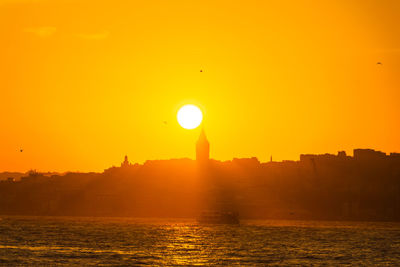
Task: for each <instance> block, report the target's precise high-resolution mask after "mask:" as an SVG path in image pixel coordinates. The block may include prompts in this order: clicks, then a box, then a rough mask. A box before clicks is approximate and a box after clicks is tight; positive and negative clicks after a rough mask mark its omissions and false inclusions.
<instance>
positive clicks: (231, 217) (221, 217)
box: [197, 211, 239, 224]
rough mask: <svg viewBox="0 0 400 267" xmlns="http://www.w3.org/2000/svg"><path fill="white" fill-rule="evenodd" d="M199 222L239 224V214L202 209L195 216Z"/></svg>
mask: <svg viewBox="0 0 400 267" xmlns="http://www.w3.org/2000/svg"><path fill="white" fill-rule="evenodd" d="M197 222H198V223H201V224H239V214H238V213H237V212H231V211H225V212H224V211H203V212H202V213H201V214H200V216H199V217H198V218H197Z"/></svg>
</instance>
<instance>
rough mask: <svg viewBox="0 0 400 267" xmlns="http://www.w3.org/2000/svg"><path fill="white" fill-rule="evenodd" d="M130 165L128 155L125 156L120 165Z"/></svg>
mask: <svg viewBox="0 0 400 267" xmlns="http://www.w3.org/2000/svg"><path fill="white" fill-rule="evenodd" d="M129 165H131V164H130V163H129V160H128V156H125V158H124V161H123V162H122V163H121V167H127V166H129Z"/></svg>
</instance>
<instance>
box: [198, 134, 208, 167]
mask: <svg viewBox="0 0 400 267" xmlns="http://www.w3.org/2000/svg"><path fill="white" fill-rule="evenodd" d="M209 158H210V143H209V142H208V140H207V137H206V133H205V132H204V129H202V130H201V133H200V136H199V139H198V140H197V143H196V160H197V162H200V163H206V162H208V160H209Z"/></svg>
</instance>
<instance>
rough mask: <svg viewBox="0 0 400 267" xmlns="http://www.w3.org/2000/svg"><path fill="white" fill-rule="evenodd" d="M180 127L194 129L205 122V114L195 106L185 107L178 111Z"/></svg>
mask: <svg viewBox="0 0 400 267" xmlns="http://www.w3.org/2000/svg"><path fill="white" fill-rule="evenodd" d="M177 118H178V122H179V125H180V126H182V127H183V128H185V129H189V130H190V129H194V128H196V127H197V126H199V125H200V123H201V121H202V120H203V113H202V112H201V110H200V109H199V108H198V107H196V106H195V105H184V106H183V107H181V108H180V109H179V111H178V115H177Z"/></svg>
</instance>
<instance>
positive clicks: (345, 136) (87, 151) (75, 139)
mask: <svg viewBox="0 0 400 267" xmlns="http://www.w3.org/2000/svg"><path fill="white" fill-rule="evenodd" d="M99 2H102V3H101V4H99ZM399 14H400V1H398V0H392V1H385V0H375V1H368V0H335V1H333V0H332V1H282V0H276V1H259V0H257V1H232V0H229V1H216V0H213V1H207V0H201V1H187V0H185V1H171V0H170V1H118V0H112V1H111V0H110V1H94V0H90V1H84V0H79V1H63V0H58V1H53V0H51V1H50V0H49V1H41V0H35V1H12V0H8V1H4V0H3V1H2V0H0V125H1V128H0V171H3V170H10V171H27V170H29V169H30V168H33V169H37V170H40V171H65V170H80V171H89V170H90V171H101V170H103V169H104V168H107V167H109V166H111V165H116V164H119V163H120V162H121V161H122V160H123V156H124V155H125V154H127V155H128V156H129V157H130V160H131V161H133V162H143V161H145V160H147V159H168V158H181V157H190V158H194V155H195V152H194V142H195V140H196V139H197V136H198V134H199V129H196V130H192V131H189V130H185V129H183V128H181V127H179V125H178V123H177V121H176V112H177V110H178V108H179V107H180V106H181V105H183V104H187V103H192V104H197V105H199V106H200V107H201V108H202V110H203V112H204V118H205V121H204V126H205V130H206V133H207V136H208V138H209V140H210V143H211V157H213V158H215V159H219V160H227V159H231V158H233V157H251V156H256V157H258V158H259V159H260V160H261V161H266V160H269V157H270V156H271V155H272V156H273V158H274V159H276V160H282V159H298V157H299V154H300V153H326V152H329V153H336V152H337V151H338V150H346V151H347V152H348V153H350V154H351V153H352V149H353V148H367V147H369V148H374V149H379V150H383V151H385V152H393V151H397V152H400V134H399V130H400V105H399V103H400V16H399ZM377 62H382V65H378V64H377ZM200 69H202V70H203V72H202V73H200ZM164 121H167V124H165V123H163V122H164ZM20 148H22V149H24V151H23V152H22V153H21V152H19V150H20Z"/></svg>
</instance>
